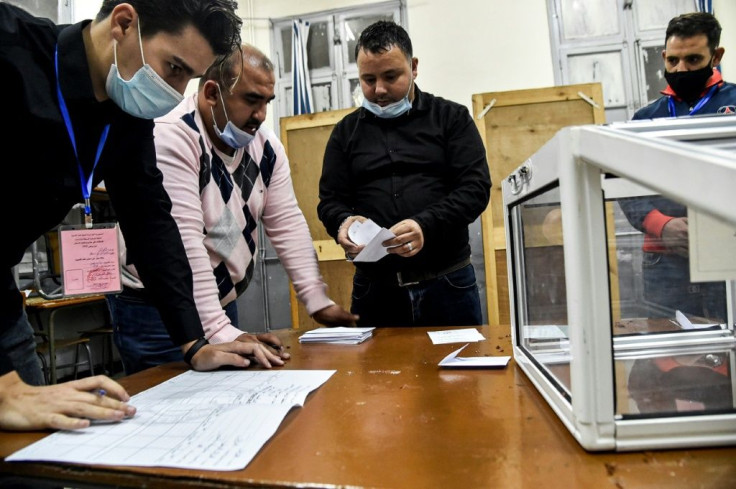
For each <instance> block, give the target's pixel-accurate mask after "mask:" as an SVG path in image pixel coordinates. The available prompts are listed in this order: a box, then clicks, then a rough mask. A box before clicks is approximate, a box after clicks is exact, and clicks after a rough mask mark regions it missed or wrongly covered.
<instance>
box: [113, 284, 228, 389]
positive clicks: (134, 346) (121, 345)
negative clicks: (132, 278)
mask: <svg viewBox="0 0 736 489" xmlns="http://www.w3.org/2000/svg"><path fill="white" fill-rule="evenodd" d="M107 305H108V306H109V308H110V315H111V317H112V328H113V340H114V341H115V346H117V348H118V352H119V353H120V359H121V360H122V361H123V369H124V370H125V373H126V375H130V374H133V373H136V372H139V371H141V370H145V369H147V368H150V367H155V366H156V365H161V364H164V363H170V362H181V361H184V355H183V354H182V352H181V348H180V347H179V346H177V345H175V344H174V343H173V342H172V341H171V337H169V333H168V331H167V330H166V326H164V323H163V321H162V320H161V316H160V315H159V313H158V309H156V307H154V306H152V305H151V304H149V303H148V302H147V301H146V300H145V299H144V298H141V297H138V296H133V295H129V294H126V293H125V292H123V293H121V294H118V295H108V296H107ZM224 310H225V314H227V317H228V318H229V319H230V322H231V323H232V324H233V326H236V327H237V326H238V306H237V303H236V302H235V301H233V302H231V303H230V304H228V305H227V306H225V307H224Z"/></svg>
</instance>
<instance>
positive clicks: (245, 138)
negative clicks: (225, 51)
mask: <svg viewBox="0 0 736 489" xmlns="http://www.w3.org/2000/svg"><path fill="white" fill-rule="evenodd" d="M217 90H218V93H219V94H220V102H221V103H222V111H223V112H224V113H225V118H226V119H227V124H225V129H224V130H223V131H222V132H220V129H219V128H218V127H217V121H215V111H214V109H213V108H212V107H210V111H212V127H214V128H215V134H217V137H218V138H220V139H222V142H223V143H225V144H227V145H228V146H230V147H231V148H235V149H239V148H244V147H246V146H248V145H249V144H250V142H251V141H253V138H255V136H253V135H251V134H250V133H248V132H245V131H243V130H242V129H240V128H239V127H237V126H236V125H235V124H233V123H232V121H231V120H230V118H229V117H228V116H227V110H225V101H224V100H223V99H222V88H220V85H219V84H218V85H217Z"/></svg>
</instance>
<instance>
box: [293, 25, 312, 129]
mask: <svg viewBox="0 0 736 489" xmlns="http://www.w3.org/2000/svg"><path fill="white" fill-rule="evenodd" d="M308 38H309V22H306V21H302V20H301V19H300V20H294V22H293V25H292V29H291V76H292V87H293V93H294V115H297V114H309V113H311V112H312V83H311V81H310V79H309V66H307V39H308Z"/></svg>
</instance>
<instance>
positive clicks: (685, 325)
mask: <svg viewBox="0 0 736 489" xmlns="http://www.w3.org/2000/svg"><path fill="white" fill-rule="evenodd" d="M675 319H677V323H678V324H679V325H680V327H681V328H682V329H705V328H712V327H713V326H721V325H720V324H719V323H706V324H699V323H693V322H692V321H690V320H689V319H688V318H687V316H685V315H684V314H683V313H682V312H680V311H675Z"/></svg>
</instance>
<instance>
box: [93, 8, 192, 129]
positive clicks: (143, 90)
mask: <svg viewBox="0 0 736 489" xmlns="http://www.w3.org/2000/svg"><path fill="white" fill-rule="evenodd" d="M113 42H114V44H113V54H114V56H115V62H114V63H113V64H112V66H110V72H109V73H108V74H107V81H106V82H105V90H106V91H107V95H108V97H110V99H112V101H113V102H115V104H117V106H118V107H120V108H121V109H123V110H124V111H125V112H127V113H128V114H130V115H132V116H135V117H140V118H141V119H155V118H156V117H161V116H162V115H165V114H167V113H168V112H170V111H171V109H173V108H174V107H176V106H177V104H179V102H181V101H182V99H183V98H184V96H183V95H182V94H180V93H179V92H177V91H176V90H174V88H173V87H172V86H171V85H169V84H168V83H166V82H165V81H164V79H163V78H161V77H160V76H159V74H158V73H156V70H154V69H153V68H151V65H149V64H146V59H145V58H144V57H143V41H142V40H141V21H140V18H139V19H138V44H139V46H140V48H141V59H142V60H143V66H142V67H141V68H140V69H139V70H138V71H136V72H135V74H134V75H133V77H132V78H131V79H130V80H124V79H123V78H122V77H121V76H120V72H119V71H118V51H117V42H115V41H113Z"/></svg>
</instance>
